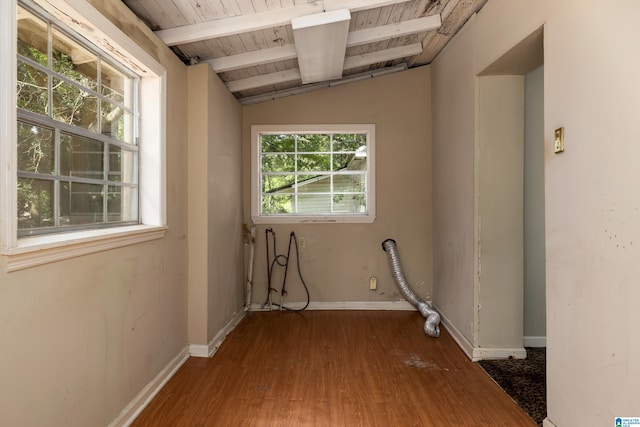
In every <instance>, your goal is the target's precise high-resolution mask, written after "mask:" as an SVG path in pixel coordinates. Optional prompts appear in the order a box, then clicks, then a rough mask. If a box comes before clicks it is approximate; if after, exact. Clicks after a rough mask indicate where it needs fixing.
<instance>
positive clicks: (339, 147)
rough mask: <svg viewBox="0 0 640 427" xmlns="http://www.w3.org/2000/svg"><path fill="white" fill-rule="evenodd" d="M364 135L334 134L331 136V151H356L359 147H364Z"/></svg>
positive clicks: (365, 137) (365, 138)
mask: <svg viewBox="0 0 640 427" xmlns="http://www.w3.org/2000/svg"><path fill="white" fill-rule="evenodd" d="M366 141H367V135H366V134H354V133H347V134H335V135H333V151H356V150H357V149H358V148H359V147H361V146H365V147H366V143H367V142H366Z"/></svg>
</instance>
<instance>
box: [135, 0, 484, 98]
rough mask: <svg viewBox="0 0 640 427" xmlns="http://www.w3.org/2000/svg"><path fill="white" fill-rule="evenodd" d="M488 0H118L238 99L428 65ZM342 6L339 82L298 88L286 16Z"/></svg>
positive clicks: (273, 96)
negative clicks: (345, 16) (344, 26)
mask: <svg viewBox="0 0 640 427" xmlns="http://www.w3.org/2000/svg"><path fill="white" fill-rule="evenodd" d="M486 1H487V0H123V2H124V3H125V4H126V5H127V6H128V7H129V8H130V9H131V10H132V11H133V12H134V13H135V14H136V15H137V16H138V17H139V18H140V19H142V20H143V21H144V22H145V23H147V25H148V26H149V27H150V28H151V29H152V30H154V31H155V32H156V34H157V35H158V36H159V37H160V39H161V40H162V41H163V42H164V43H165V44H166V45H167V46H169V47H171V49H173V51H174V52H175V53H176V55H178V56H179V57H180V58H181V59H182V60H183V61H184V62H186V63H188V64H196V63H199V62H207V63H209V64H210V65H211V67H212V68H213V69H214V70H215V71H216V73H218V75H219V76H220V78H221V79H222V81H224V82H225V84H226V85H227V87H228V88H229V90H230V91H231V92H233V94H234V95H235V96H236V97H237V98H238V99H239V100H240V101H241V102H243V103H245V104H249V103H255V102H261V101H265V100H269V99H274V98H277V97H281V96H286V95H288V94H292V93H297V92H300V91H301V90H307V89H313V88H317V87H326V86H327V85H336V84H344V83H347V82H350V81H354V80H358V79H364V78H369V77H373V76H376V75H381V74H385V73H388V72H395V71H399V70H403V69H406V68H411V67H415V66H419V65H424V64H428V63H430V62H431V61H432V60H433V58H434V57H435V56H436V55H437V54H438V52H440V50H442V48H443V47H444V46H445V45H446V44H447V42H448V41H449V40H450V39H451V37H453V35H455V33H456V32H457V31H458V30H459V29H460V27H461V26H462V25H463V24H464V23H465V22H466V20H467V19H468V18H469V17H470V16H471V15H472V14H473V13H475V12H476V11H478V10H479V9H480V8H481V7H482V6H483V5H484V4H485V3H486ZM339 9H349V11H350V12H351V21H350V22H349V33H348V38H347V48H346V51H345V60H344V67H343V73H342V79H339V80H334V81H331V82H321V83H312V84H307V85H303V84H302V81H301V78H300V71H299V68H298V61H297V53H296V46H295V44H294V35H293V30H292V27H291V20H292V19H294V18H297V17H301V16H307V15H312V14H317V13H322V12H329V11H334V10H339Z"/></svg>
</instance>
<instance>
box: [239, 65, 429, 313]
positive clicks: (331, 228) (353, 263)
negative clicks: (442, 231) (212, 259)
mask: <svg viewBox="0 0 640 427" xmlns="http://www.w3.org/2000/svg"><path fill="white" fill-rule="evenodd" d="M429 81H430V73H429V69H428V68H418V69H414V70H411V71H406V72H401V73H396V74H393V75H388V76H384V77H380V78H376V79H370V80H366V81H362V82H357V83H353V84H349V85H344V86H338V87H334V88H329V89H324V90H319V91H315V92H310V93H304V94H301V95H296V96H292V97H288V98H282V99H279V100H275V101H271V102H266V103H263V104H257V105H253V106H247V107H245V108H244V109H243V144H244V145H243V147H244V153H243V157H244V175H243V177H244V183H243V188H244V212H245V221H247V222H249V221H250V216H249V213H250V199H249V196H250V194H249V193H250V167H249V165H250V150H249V148H250V145H249V144H250V135H251V125H253V124H316V123H320V124H325V123H326V124H331V123H373V124H375V125H376V203H377V207H376V210H377V218H376V220H375V222H374V223H373V224H311V225H310V224H292V225H278V226H273V229H274V230H275V231H276V233H277V236H278V239H279V240H278V241H279V243H278V252H280V253H282V252H286V243H287V241H288V238H289V233H290V231H291V230H294V231H295V232H296V233H297V235H298V236H303V237H305V238H306V241H307V247H306V248H304V249H301V251H300V255H301V267H302V271H303V273H304V276H305V279H306V281H307V282H308V284H309V287H310V291H311V298H312V300H313V301H323V302H341V301H395V300H400V299H402V297H401V296H399V295H398V292H397V289H396V287H395V284H394V283H393V279H392V277H391V272H390V269H389V266H388V264H387V260H386V256H385V254H384V252H383V251H382V248H381V243H382V241H383V240H384V239H386V238H389V237H391V238H394V239H396V240H397V242H398V250H399V254H400V257H401V261H402V264H403V266H404V268H405V273H406V276H407V280H409V282H410V283H411V284H412V286H414V287H415V290H416V292H417V293H418V294H419V295H420V296H422V297H426V298H428V299H431V296H430V295H431V286H432V257H433V255H432V250H431V234H432V233H431V120H430V117H431V108H430V98H431V96H430V83H429ZM264 230H265V226H260V227H258V242H257V251H256V270H255V280H254V282H255V283H254V285H255V288H254V289H255V290H254V293H253V295H254V297H253V301H254V302H260V303H262V302H263V301H264V299H265V296H266V261H265V253H266V249H265V236H264ZM370 276H377V277H378V279H379V281H378V290H377V291H370V290H369V277H370ZM296 279H297V277H296V273H295V270H294V272H293V274H291V282H288V284H287V288H288V289H289V293H290V294H289V297H288V298H289V300H290V301H302V300H303V299H304V295H303V293H302V292H301V288H300V286H299V284H298V283H297V281H296ZM276 283H277V288H280V281H277V282H276ZM278 298H279V296H278Z"/></svg>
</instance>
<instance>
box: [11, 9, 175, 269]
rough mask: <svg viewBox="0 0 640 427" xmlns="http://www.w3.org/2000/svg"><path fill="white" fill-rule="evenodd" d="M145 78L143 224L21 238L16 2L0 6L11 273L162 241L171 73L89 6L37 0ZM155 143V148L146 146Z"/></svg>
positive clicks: (142, 100)
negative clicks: (166, 126)
mask: <svg viewBox="0 0 640 427" xmlns="http://www.w3.org/2000/svg"><path fill="white" fill-rule="evenodd" d="M34 3H35V4H37V5H39V6H41V7H42V8H43V9H45V10H47V12H49V13H50V14H51V15H52V16H53V17H54V18H56V19H58V20H60V21H61V22H63V23H64V24H66V25H67V26H68V27H70V28H72V29H74V30H76V31H77V32H78V33H79V34H82V35H83V36H84V37H85V38H87V39H88V40H89V41H91V42H92V43H93V44H95V45H96V46H97V47H98V48H103V49H106V50H107V51H108V54H109V55H110V56H111V57H113V58H115V59H117V60H119V61H121V62H122V63H124V64H126V65H127V66H129V67H130V68H131V69H132V70H133V71H134V72H136V73H137V74H138V75H139V76H140V86H141V98H140V112H141V115H142V116H143V117H144V118H143V120H142V121H141V127H140V136H141V140H140V149H139V155H140V162H141V163H142V164H143V165H144V166H143V167H142V168H140V175H139V177H138V179H139V191H140V207H139V209H140V222H141V224H140V225H134V226H124V227H114V228H107V229H96V230H82V231H77V232H70V233H60V234H51V235H43V236H34V237H24V238H18V237H17V226H18V223H17V217H16V212H17V171H16V167H17V147H16V140H17V124H16V123H17V117H16V105H17V104H16V78H17V76H16V44H17V39H16V38H17V25H16V4H17V2H16V0H9V1H6V0H3V1H2V2H0V51H1V52H4V54H3V55H2V56H0V167H1V169H0V252H1V253H2V255H3V256H4V258H5V260H6V262H5V266H6V270H7V271H15V270H20V269H24V268H29V267H33V266H36V265H41V264H46V263H50V262H55V261H60V260H64V259H69V258H73V257H77V256H81V255H86V254H88V253H95V252H99V251H104V250H109V249H114V248H118V247H123V246H127V245H132V244H137V243H142V242H146V241H150V240H154V239H159V238H162V237H164V235H165V232H166V230H167V226H166V190H165V189H166V163H165V146H166V141H165V140H166V131H165V126H164V124H165V123H166V105H165V102H166V76H167V72H166V69H165V68H164V67H163V66H162V65H161V64H160V63H159V62H158V61H156V60H155V59H154V58H153V57H152V56H151V55H149V54H148V53H147V52H146V51H145V50H144V49H142V48H141V47H140V46H138V45H137V44H136V43H135V42H134V41H133V40H131V39H130V38H129V37H128V36H127V35H126V34H125V33H123V32H122V31H121V30H120V29H119V28H118V27H116V26H115V25H114V24H113V23H112V22H111V21H109V20H108V19H107V18H105V17H104V16H103V15H102V14H101V13H100V12H98V11H97V10H96V9H95V8H94V7H93V6H91V5H90V4H89V3H88V2H87V1H86V0H35V1H34ZM148 141H150V142H148Z"/></svg>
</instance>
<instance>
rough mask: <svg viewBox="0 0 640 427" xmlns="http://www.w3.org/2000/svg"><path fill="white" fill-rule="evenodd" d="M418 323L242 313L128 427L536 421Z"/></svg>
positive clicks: (376, 314) (367, 314) (416, 318)
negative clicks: (209, 353)
mask: <svg viewBox="0 0 640 427" xmlns="http://www.w3.org/2000/svg"><path fill="white" fill-rule="evenodd" d="M423 325H424V319H423V318H422V317H421V316H420V314H418V313H417V312H405V311H306V312H303V313H293V312H256V313H248V314H247V317H246V318H245V319H244V320H243V321H242V322H241V323H240V324H239V325H238V327H237V328H236V329H235V330H234V331H233V332H232V333H231V334H229V336H228V337H227V339H226V340H225V342H224V343H223V344H222V346H221V347H220V349H219V350H218V351H217V353H216V354H215V355H214V357H213V358H211V359H203V358H191V359H189V360H188V361H187V362H186V363H185V364H184V365H183V367H182V368H180V370H179V371H178V372H177V373H176V375H175V376H174V377H173V378H172V379H171V380H170V381H169V382H168V383H167V385H166V386H165V387H164V388H163V389H162V390H161V391H160V393H159V394H158V395H157V396H156V397H155V398H154V400H153V401H152V402H151V403H150V404H149V406H148V407H147V408H146V409H145V410H144V411H143V412H142V413H141V414H140V416H139V417H138V418H137V420H136V421H135V422H134V423H133V424H132V425H133V426H134V427H142V426H154V427H156V426H381V427H383V426H384V427H388V426H454V425H455V426H510V427H514V426H535V425H536V424H535V423H534V422H533V421H532V420H531V418H529V417H528V416H527V415H526V414H525V413H524V412H523V411H522V410H521V409H520V408H519V407H518V406H517V405H516V404H515V403H514V402H513V401H512V400H511V398H509V396H507V394H505V393H504V392H503V391H502V390H501V389H500V388H499V387H498V386H497V385H496V384H495V383H494V382H493V381H492V380H491V379H490V378H489V376H487V375H486V374H485V373H484V371H483V370H482V368H481V367H480V366H478V365H477V364H475V363H472V362H470V361H469V359H468V358H467V357H466V356H465V355H464V354H463V353H462V351H461V350H460V349H459V348H458V346H457V345H456V343H455V342H454V341H453V339H452V338H451V336H450V335H449V334H448V333H447V331H446V330H444V329H443V331H442V335H441V336H440V337H439V338H430V337H428V336H426V335H425V334H424V332H423V329H422V328H423Z"/></svg>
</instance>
